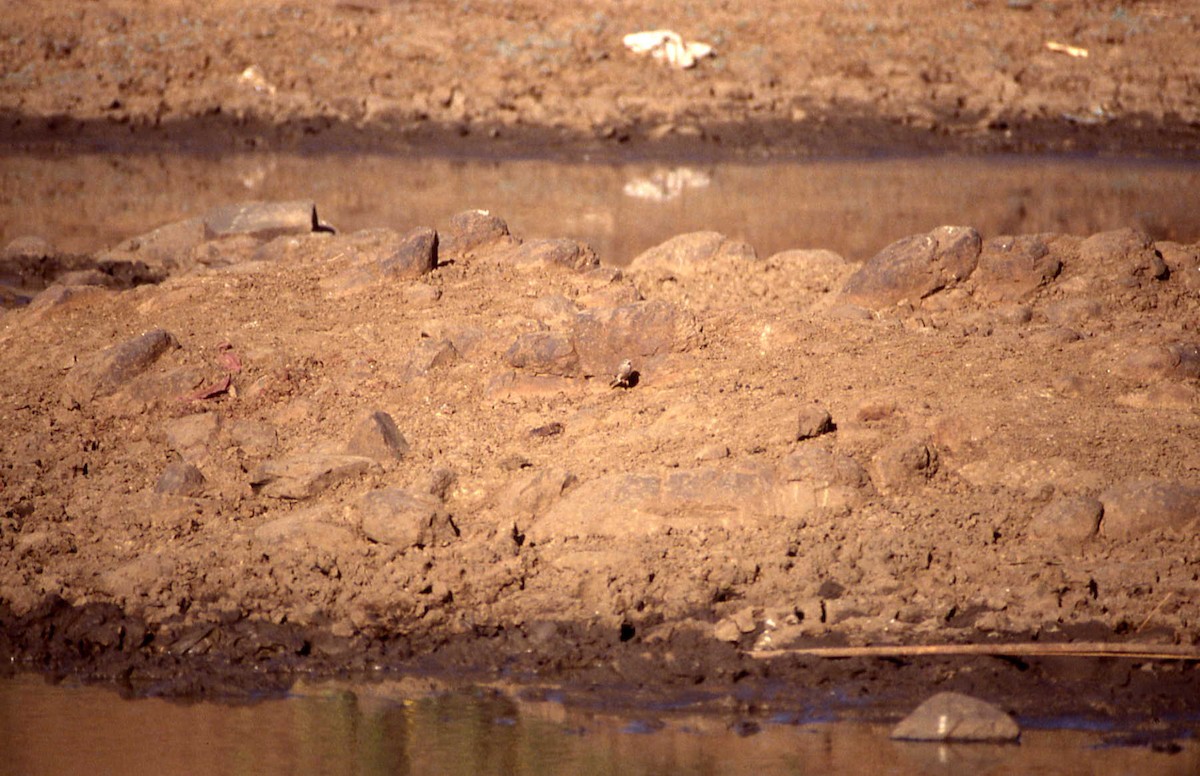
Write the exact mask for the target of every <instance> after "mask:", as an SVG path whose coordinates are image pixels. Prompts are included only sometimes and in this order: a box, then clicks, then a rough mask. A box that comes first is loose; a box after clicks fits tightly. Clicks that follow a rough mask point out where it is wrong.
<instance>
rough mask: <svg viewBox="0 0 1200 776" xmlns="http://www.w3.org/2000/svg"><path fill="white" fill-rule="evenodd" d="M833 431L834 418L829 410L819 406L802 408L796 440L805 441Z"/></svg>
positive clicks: (813, 405)
mask: <svg viewBox="0 0 1200 776" xmlns="http://www.w3.org/2000/svg"><path fill="white" fill-rule="evenodd" d="M830 431H833V416H832V415H830V414H829V410H827V409H825V408H824V407H822V406H820V405H817V404H810V405H806V406H804V407H801V408H800V413H799V415H798V417H797V423H796V440H797V441H803V440H805V439H812V438H813V437H818V436H821V435H822V434H828V433H829V432H830Z"/></svg>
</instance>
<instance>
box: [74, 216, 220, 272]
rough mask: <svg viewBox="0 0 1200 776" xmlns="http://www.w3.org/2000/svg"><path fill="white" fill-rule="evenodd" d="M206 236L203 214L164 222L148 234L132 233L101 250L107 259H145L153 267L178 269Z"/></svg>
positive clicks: (100, 257) (104, 258)
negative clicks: (112, 246) (110, 248)
mask: <svg viewBox="0 0 1200 776" xmlns="http://www.w3.org/2000/svg"><path fill="white" fill-rule="evenodd" d="M206 239H207V237H206V235H205V230H204V219H203V218H189V219H187V220H186V221H176V222H174V223H170V224H165V225H163V226H160V227H158V228H157V229H155V230H153V231H151V232H147V233H146V234H142V235H138V236H137V237H131V238H130V239H128V240H125V241H124V242H122V243H120V244H119V245H117V246H116V247H115V248H113V249H112V250H108V251H101V252H100V253H99V254H97V256H96V258H97V259H99V260H101V261H104V260H107V261H134V260H136V261H142V262H145V263H146V264H147V265H148V266H150V267H155V268H162V269H167V270H171V269H178V268H182V267H185V266H186V265H187V261H188V257H189V256H190V255H191V252H192V251H193V250H194V249H195V248H196V247H197V246H199V245H201V244H202V243H203V242H204V241H205V240H206Z"/></svg>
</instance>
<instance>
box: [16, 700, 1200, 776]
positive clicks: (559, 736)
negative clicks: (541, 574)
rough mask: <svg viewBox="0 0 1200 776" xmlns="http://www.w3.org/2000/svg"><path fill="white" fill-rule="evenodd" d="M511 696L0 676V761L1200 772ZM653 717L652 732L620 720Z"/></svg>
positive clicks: (1029, 748) (1123, 755)
mask: <svg viewBox="0 0 1200 776" xmlns="http://www.w3.org/2000/svg"><path fill="white" fill-rule="evenodd" d="M631 719H637V717H630V716H624V717H623V716H620V715H617V714H612V713H607V712H605V713H598V712H595V711H588V710H580V709H573V708H566V707H564V706H562V705H560V704H556V703H549V702H538V703H530V702H520V703H518V702H515V701H513V700H512V699H511V698H509V697H508V696H506V695H501V694H496V693H492V692H487V691H474V692H470V693H457V694H438V695H433V696H429V695H426V694H424V693H421V692H413V691H412V687H411V685H408V684H406V683H404V682H399V683H391V684H389V683H384V684H375V685H357V686H353V687H333V686H326V687H321V686H317V687H316V688H312V689H311V690H309V691H301V692H300V693H298V694H297V695H295V696H293V697H291V698H289V699H287V700H271V701H264V702H261V703H257V704H254V705H240V706H224V705H218V704H213V703H197V704H188V705H183V704H172V703H168V702H166V701H162V700H154V699H150V700H137V701H123V700H121V699H120V698H118V696H117V695H116V694H115V693H113V692H111V691H108V690H105V689H102V688H96V687H90V688H88V687H84V688H79V687H73V688H72V687H63V686H52V685H49V684H47V683H45V682H44V681H43V680H42V679H40V678H38V677H34V676H19V677H15V678H9V679H0V753H2V756H0V774H3V775H4V776H7V775H8V774H13V775H14V776H15V774H64V775H68V776H69V774H88V775H89V776H91V774H96V773H155V774H164V775H166V776H169V775H170V774H210V773H211V774H282V773H348V774H349V773H354V774H418V773H421V774H423V773H430V774H435V773H436V774H463V776H467V775H468V774H470V775H471V776H474V775H475V774H613V775H614V776H638V775H639V774H661V773H671V774H718V773H719V774H734V775H736V774H748V775H749V774H753V775H754V776H768V775H769V774H798V773H821V774H858V773H870V774H928V773H934V774H936V773H947V774H950V773H954V774H961V773H979V774H983V773H987V774H994V775H995V776H1003V775H1004V774H1014V775H1015V774H1029V773H1055V774H1067V775H1074V774H1079V775H1080V776H1082V775H1083V774H1097V775H1099V776H1106V775H1107V774H1114V775H1115V774H1127V773H1151V772H1153V773H1159V774H1179V775H1180V776H1183V774H1194V773H1198V772H1200V745H1197V744H1196V743H1195V742H1191V741H1189V742H1185V744H1184V748H1183V751H1182V752H1180V753H1178V754H1175V755H1166V754H1159V753H1156V752H1153V751H1150V750H1149V749H1146V748H1137V749H1113V748H1099V747H1097V744H1098V743H1099V742H1100V741H1101V738H1100V736H1099V734H1097V733H1094V732H1092V733H1090V732H1078V731H1076V732H1071V731H1052V732H1047V731H1032V732H1027V733H1026V734H1025V736H1024V738H1023V741H1022V743H1021V744H1020V745H1019V746H991V745H956V746H941V745H937V744H916V743H897V742H892V741H889V740H888V738H887V733H888V728H887V727H886V726H879V725H864V724H850V723H838V724H828V723H822V724H814V725H790V724H771V723H764V724H763V725H762V732H760V733H758V734H756V735H751V736H745V737H743V736H739V735H737V733H736V732H733V731H731V730H730V729H729V725H728V720H725V719H720V718H716V717H713V716H699V715H690V716H689V715H668V716H664V717H662V721H663V722H665V724H664V725H662V726H661V727H660V726H658V725H641V726H631V725H630V724H629V722H630V720H631ZM638 727H640V728H641V729H647V730H653V731H654V732H649V733H632V732H627V731H629V730H630V729H636V728H638Z"/></svg>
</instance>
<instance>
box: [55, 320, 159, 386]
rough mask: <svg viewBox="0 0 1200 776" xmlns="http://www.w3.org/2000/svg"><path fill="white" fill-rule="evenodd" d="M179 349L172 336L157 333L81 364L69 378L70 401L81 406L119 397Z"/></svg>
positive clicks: (119, 346)
mask: <svg viewBox="0 0 1200 776" xmlns="http://www.w3.org/2000/svg"><path fill="white" fill-rule="evenodd" d="M176 347H179V343H177V342H176V341H175V338H174V337H173V336H171V334H170V333H169V332H167V331H165V330H163V329H154V330H152V331H148V332H146V333H145V334H140V335H138V336H136V337H133V338H131V339H127V340H125V341H124V342H122V343H120V344H118V345H113V346H112V347H110V348H106V349H105V350H102V351H100V352H99V353H97V354H95V355H93V356H92V357H91V358H87V359H84V360H83V361H80V363H79V364H77V365H76V366H75V368H74V369H72V370H71V372H70V374H68V375H67V380H66V384H67V386H66V387H67V392H68V395H69V396H70V398H71V399H72V400H74V401H76V402H79V403H82V402H84V401H89V400H91V399H93V398H96V397H99V396H107V395H109V394H112V393H116V392H117V391H118V390H119V389H121V388H122V387H123V386H124V385H126V384H127V383H129V382H130V381H131V380H133V379H134V378H135V377H137V376H138V375H140V374H141V373H143V372H145V371H146V370H147V369H149V368H150V366H151V365H153V364H154V362H155V361H157V360H158V358H159V357H160V356H161V355H162V354H163V353H165V352H167V350H169V349H171V348H176Z"/></svg>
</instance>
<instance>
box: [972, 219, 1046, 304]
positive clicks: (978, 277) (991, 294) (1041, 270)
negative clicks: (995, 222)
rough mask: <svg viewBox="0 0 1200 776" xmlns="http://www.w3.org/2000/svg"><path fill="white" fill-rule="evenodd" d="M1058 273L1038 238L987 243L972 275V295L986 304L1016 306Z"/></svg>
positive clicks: (999, 240)
mask: <svg viewBox="0 0 1200 776" xmlns="http://www.w3.org/2000/svg"><path fill="white" fill-rule="evenodd" d="M1061 271H1062V262H1061V261H1059V260H1058V259H1057V258H1056V257H1054V256H1052V255H1050V248H1049V247H1048V246H1047V245H1046V243H1045V242H1043V241H1042V240H1041V239H1040V238H1039V237H1037V236H1033V235H1023V236H1021V237H997V238H995V239H992V240H988V241H987V243H986V244H985V245H984V246H983V252H982V253H981V254H980V255H979V265H978V267H977V268H976V270H975V273H974V274H973V275H972V278H973V280H974V281H975V283H976V289H977V291H976V293H977V294H979V295H980V296H981V297H982V298H985V299H987V300H989V301H1005V302H1016V301H1021V300H1023V299H1027V298H1029V297H1030V296H1031V295H1032V294H1033V292H1035V291H1037V289H1039V288H1041V287H1042V286H1044V285H1046V284H1047V283H1049V282H1050V281H1052V280H1054V278H1056V277H1058V274H1059V273H1060V272H1061Z"/></svg>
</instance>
